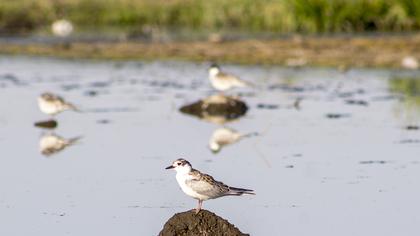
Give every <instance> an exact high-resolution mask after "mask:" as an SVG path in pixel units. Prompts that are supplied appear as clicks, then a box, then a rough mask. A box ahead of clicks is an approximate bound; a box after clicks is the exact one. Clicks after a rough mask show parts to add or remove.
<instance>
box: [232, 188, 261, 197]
mask: <svg viewBox="0 0 420 236" xmlns="http://www.w3.org/2000/svg"><path fill="white" fill-rule="evenodd" d="M242 194H251V195H255V193H254V190H251V189H245V188H234V187H230V188H229V192H228V195H234V196H240V195H242Z"/></svg>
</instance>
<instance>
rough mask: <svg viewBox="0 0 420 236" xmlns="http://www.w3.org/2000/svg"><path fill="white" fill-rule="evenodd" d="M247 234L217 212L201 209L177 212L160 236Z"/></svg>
mask: <svg viewBox="0 0 420 236" xmlns="http://www.w3.org/2000/svg"><path fill="white" fill-rule="evenodd" d="M175 235H177V236H193V235H194V236H195V235H207V236H212V235H215V236H216V235H217V236H245V235H248V234H243V233H242V232H241V231H239V229H237V228H236V227H235V226H234V225H232V224H231V223H229V222H228V221H227V220H225V219H223V218H221V217H219V216H217V215H216V214H214V213H212V212H210V211H206V210H201V211H200V212H199V213H198V214H195V212H194V211H186V212H181V213H177V214H175V215H174V216H172V217H171V218H170V219H169V220H168V221H167V222H166V223H165V225H164V226H163V229H162V231H161V232H160V233H159V236H175Z"/></svg>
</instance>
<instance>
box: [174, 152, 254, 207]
mask: <svg viewBox="0 0 420 236" xmlns="http://www.w3.org/2000/svg"><path fill="white" fill-rule="evenodd" d="M166 169H175V171H176V180H177V182H178V184H179V186H180V187H181V189H182V191H184V193H185V194H187V195H188V196H190V197H192V198H195V199H197V200H198V206H197V208H196V209H195V212H196V213H198V212H199V211H200V210H201V206H202V204H203V201H206V200H209V199H214V198H219V197H224V196H240V195H242V194H255V193H254V190H251V189H244V188H235V187H230V186H228V185H226V184H224V183H222V182H219V181H216V180H214V178H213V177H211V176H210V175H207V174H204V173H201V172H200V171H198V170H196V169H193V168H192V166H191V164H190V163H189V162H188V161H187V160H185V159H182V158H180V159H177V160H175V161H174V162H173V163H172V165H170V166H168V167H166Z"/></svg>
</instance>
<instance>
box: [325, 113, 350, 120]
mask: <svg viewBox="0 0 420 236" xmlns="http://www.w3.org/2000/svg"><path fill="white" fill-rule="evenodd" d="M325 117H326V118H328V119H331V120H334V119H341V118H348V117H350V114H347V113H327V114H326V115H325Z"/></svg>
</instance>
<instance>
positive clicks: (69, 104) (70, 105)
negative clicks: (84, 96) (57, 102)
mask: <svg viewBox="0 0 420 236" xmlns="http://www.w3.org/2000/svg"><path fill="white" fill-rule="evenodd" d="M65 108H66V109H68V110H72V111H75V112H82V111H81V110H80V109H79V108H77V107H76V106H75V105H73V104H71V103H66V104H65Z"/></svg>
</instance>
